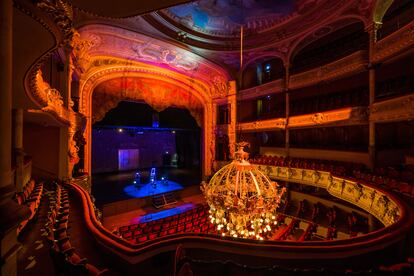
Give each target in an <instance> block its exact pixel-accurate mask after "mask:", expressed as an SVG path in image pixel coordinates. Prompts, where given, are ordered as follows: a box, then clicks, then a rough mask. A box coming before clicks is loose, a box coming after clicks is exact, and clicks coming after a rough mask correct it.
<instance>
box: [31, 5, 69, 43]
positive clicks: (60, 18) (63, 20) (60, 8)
mask: <svg viewBox="0 0 414 276" xmlns="http://www.w3.org/2000/svg"><path fill="white" fill-rule="evenodd" d="M37 7H38V8H39V9H41V10H42V11H44V12H46V13H47V14H49V15H50V16H51V17H52V18H53V21H54V22H55V24H56V25H57V27H58V28H59V31H60V32H61V33H62V36H63V42H64V43H65V44H69V43H70V42H71V40H72V36H73V34H74V31H75V29H74V28H73V9H72V6H71V5H70V4H68V3H66V2H65V1H62V0H56V1H49V0H40V1H39V2H38V3H37Z"/></svg>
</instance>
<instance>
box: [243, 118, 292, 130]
mask: <svg viewBox="0 0 414 276" xmlns="http://www.w3.org/2000/svg"><path fill="white" fill-rule="evenodd" d="M238 127H239V129H240V130H242V131H256V130H266V129H284V128H285V127H286V119H285V118H276V119H271V120H263V121H255V122H251V123H241V124H239V126H238Z"/></svg>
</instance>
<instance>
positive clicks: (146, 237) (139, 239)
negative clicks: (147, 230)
mask: <svg viewBox="0 0 414 276" xmlns="http://www.w3.org/2000/svg"><path fill="white" fill-rule="evenodd" d="M147 240H148V236H142V237H139V238H138V241H139V242H145V241H147Z"/></svg>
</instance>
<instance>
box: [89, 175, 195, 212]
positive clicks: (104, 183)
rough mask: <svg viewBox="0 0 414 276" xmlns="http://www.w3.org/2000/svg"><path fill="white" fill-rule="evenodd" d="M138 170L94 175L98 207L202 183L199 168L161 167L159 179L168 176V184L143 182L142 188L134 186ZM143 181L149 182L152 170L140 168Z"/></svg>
mask: <svg viewBox="0 0 414 276" xmlns="http://www.w3.org/2000/svg"><path fill="white" fill-rule="evenodd" d="M135 173H136V171H128V172H114V173H102V174H93V175H92V195H93V196H94V197H95V204H96V206H97V207H98V208H102V206H103V205H105V204H108V203H112V202H116V201H121V200H126V199H132V198H142V197H146V196H152V195H155V194H160V193H165V192H169V191H177V190H180V189H184V188H185V187H188V186H192V185H200V182H201V176H200V171H199V170H190V169H180V168H159V169H157V179H160V178H161V177H162V176H164V177H167V179H168V181H169V183H168V185H164V184H162V183H161V184H159V185H157V187H156V189H154V188H153V187H152V186H151V184H141V186H140V188H139V189H137V188H135V187H134V185H133V182H134V177H135ZM140 173H141V182H142V183H148V182H149V174H150V170H149V169H148V170H140Z"/></svg>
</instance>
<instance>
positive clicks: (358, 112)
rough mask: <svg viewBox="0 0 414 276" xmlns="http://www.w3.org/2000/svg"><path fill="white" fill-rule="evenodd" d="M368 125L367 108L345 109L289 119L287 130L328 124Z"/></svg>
mask: <svg viewBox="0 0 414 276" xmlns="http://www.w3.org/2000/svg"><path fill="white" fill-rule="evenodd" d="M361 123H368V114H367V108H365V107H346V108H341V109H336V110H330V111H325V112H318V113H313V114H306V115H298V116H292V117H289V124H288V127H289V128H296V127H309V126H317V125H330V124H335V125H338V124H346V125H352V124H361Z"/></svg>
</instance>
